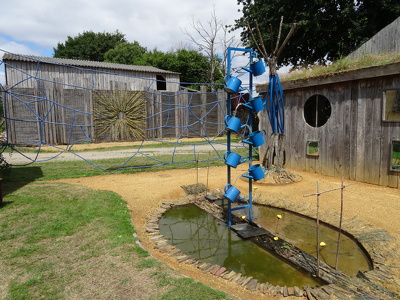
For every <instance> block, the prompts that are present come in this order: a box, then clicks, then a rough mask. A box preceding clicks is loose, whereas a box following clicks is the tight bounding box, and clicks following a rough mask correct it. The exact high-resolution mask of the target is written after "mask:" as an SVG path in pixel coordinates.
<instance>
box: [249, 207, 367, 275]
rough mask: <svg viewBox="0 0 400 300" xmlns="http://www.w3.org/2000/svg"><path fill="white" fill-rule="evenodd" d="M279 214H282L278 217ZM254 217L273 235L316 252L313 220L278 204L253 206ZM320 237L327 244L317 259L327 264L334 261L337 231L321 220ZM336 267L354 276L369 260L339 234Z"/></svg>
mask: <svg viewBox="0 0 400 300" xmlns="http://www.w3.org/2000/svg"><path fill="white" fill-rule="evenodd" d="M278 215H280V216H281V217H282V218H281V219H278V217H277V216H278ZM253 221H254V222H256V223H257V224H258V225H260V226H261V227H263V228H265V229H267V230H268V231H270V232H271V233H273V234H274V235H276V236H278V237H280V238H282V239H284V240H285V241H287V242H290V243H291V244H293V245H295V246H296V247H298V248H300V249H302V250H304V251H305V252H307V253H309V254H311V255H313V256H316V253H317V249H316V221H315V220H313V219H309V218H306V217H304V216H300V215H298V214H294V213H292V212H288V211H285V210H282V209H279V208H275V207H269V206H262V205H257V206H253ZM319 241H320V242H324V243H325V244H326V246H325V247H323V248H320V259H321V260H322V261H324V262H325V263H327V264H328V265H330V266H333V267H334V266H335V265H336V252H337V244H338V231H336V230H335V229H333V228H331V227H328V226H326V225H322V224H320V226H319ZM338 262H339V263H338V269H339V270H341V271H342V272H344V273H346V274H348V275H350V276H355V275H357V273H358V271H361V272H364V271H368V270H371V267H372V266H371V263H370V260H369V258H368V256H367V255H366V254H365V252H364V251H363V249H361V248H360V247H359V245H358V244H357V242H356V241H354V240H353V239H351V238H350V237H349V236H347V235H345V234H343V233H342V234H341V238H340V250H339V259H338Z"/></svg>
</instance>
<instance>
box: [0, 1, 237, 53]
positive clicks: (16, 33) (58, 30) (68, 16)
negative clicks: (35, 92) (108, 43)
mask: <svg viewBox="0 0 400 300" xmlns="http://www.w3.org/2000/svg"><path fill="white" fill-rule="evenodd" d="M214 6H215V10H216V16H217V18H218V19H219V20H222V21H224V22H226V23H228V24H233V22H234V19H237V18H238V17H239V16H240V14H239V13H238V11H237V10H238V8H239V6H238V5H237V4H236V0H219V1H218V2H217V1H216V0H204V1H198V0H187V1H181V0H170V1H163V0H147V1H138V0H133V1H132V0H97V1H81V0H69V1H64V0H63V1H61V0H53V1H48V0H36V1H31V0H14V1H6V2H5V3H3V4H2V17H1V19H0V35H1V34H3V35H7V36H11V37H12V38H13V39H15V40H19V41H26V42H27V43H33V44H37V45H41V46H43V47H48V48H49V49H52V48H53V47H56V46H57V43H59V42H64V41H65V40H66V39H67V37H68V36H72V37H74V36H77V35H78V34H79V33H82V32H84V31H89V30H92V31H94V32H114V31H115V30H119V31H120V32H122V33H124V34H125V35H126V38H127V39H128V41H131V42H133V41H135V40H136V41H138V42H139V43H140V44H141V45H142V46H144V47H147V48H148V49H150V50H151V49H153V48H155V47H157V48H158V49H160V50H162V51H167V50H169V49H170V48H171V47H174V46H176V45H178V44H180V43H182V42H185V36H184V34H183V33H182V32H181V30H180V28H184V27H187V26H190V24H191V20H192V16H194V17H195V18H196V19H200V20H204V21H207V20H209V19H210V17H211V12H212V11H213V8H214ZM238 38H239V36H238ZM6 50H8V49H6Z"/></svg>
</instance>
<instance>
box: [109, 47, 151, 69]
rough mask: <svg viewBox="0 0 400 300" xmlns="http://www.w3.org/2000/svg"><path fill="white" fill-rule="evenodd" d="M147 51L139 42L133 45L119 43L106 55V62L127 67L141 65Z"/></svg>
mask: <svg viewBox="0 0 400 300" xmlns="http://www.w3.org/2000/svg"><path fill="white" fill-rule="evenodd" d="M146 52H147V49H146V48H144V47H142V46H140V44H139V43H138V42H137V41H134V42H133V43H119V44H117V45H116V46H115V47H114V48H113V49H110V50H108V51H107V52H106V53H105V54H104V60H105V61H106V62H111V63H119V64H125V65H140V64H141V61H142V57H143V55H144V54H145V53H146Z"/></svg>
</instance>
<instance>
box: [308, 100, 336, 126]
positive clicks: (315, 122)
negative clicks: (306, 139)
mask: <svg viewBox="0 0 400 300" xmlns="http://www.w3.org/2000/svg"><path fill="white" fill-rule="evenodd" d="M331 112H332V108H331V103H330V102H329V100H328V98H326V97H325V96H322V95H313V96H311V97H310V98H308V99H307V101H306V103H305V104H304V119H305V120H306V122H307V124H308V125H310V126H312V127H321V126H323V125H325V123H326V122H327V121H328V120H329V118H330V117H331Z"/></svg>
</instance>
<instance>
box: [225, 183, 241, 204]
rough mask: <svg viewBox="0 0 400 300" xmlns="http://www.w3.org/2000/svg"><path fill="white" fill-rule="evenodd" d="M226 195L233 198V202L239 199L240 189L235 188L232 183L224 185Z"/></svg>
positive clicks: (230, 198)
mask: <svg viewBox="0 0 400 300" xmlns="http://www.w3.org/2000/svg"><path fill="white" fill-rule="evenodd" d="M224 191H225V194H224V197H226V198H228V199H229V200H231V201H232V202H234V201H236V200H239V199H240V198H239V195H240V191H239V190H238V189H237V188H235V187H234V186H233V185H231V184H227V185H225V187H224Z"/></svg>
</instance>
